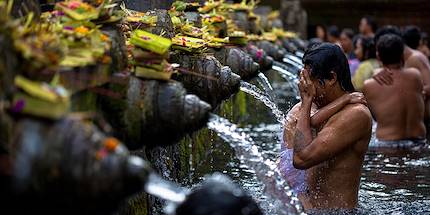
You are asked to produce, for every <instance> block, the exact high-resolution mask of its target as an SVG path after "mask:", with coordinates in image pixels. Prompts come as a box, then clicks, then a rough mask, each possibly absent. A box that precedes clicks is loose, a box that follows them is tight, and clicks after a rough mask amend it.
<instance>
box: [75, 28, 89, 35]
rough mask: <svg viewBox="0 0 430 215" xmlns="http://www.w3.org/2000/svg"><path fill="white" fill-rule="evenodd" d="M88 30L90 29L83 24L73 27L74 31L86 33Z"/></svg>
mask: <svg viewBox="0 0 430 215" xmlns="http://www.w3.org/2000/svg"><path fill="white" fill-rule="evenodd" d="M89 31H90V30H89V29H88V28H87V27H85V26H79V27H77V28H75V32H76V33H81V34H88V32H89Z"/></svg>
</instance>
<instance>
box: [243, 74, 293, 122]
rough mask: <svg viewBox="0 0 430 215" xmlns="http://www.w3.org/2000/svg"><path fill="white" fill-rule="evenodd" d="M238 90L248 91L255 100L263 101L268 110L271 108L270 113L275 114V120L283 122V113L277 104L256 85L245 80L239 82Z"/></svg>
mask: <svg viewBox="0 0 430 215" xmlns="http://www.w3.org/2000/svg"><path fill="white" fill-rule="evenodd" d="M240 90H241V91H243V92H245V93H248V94H249V95H251V96H253V97H254V98H256V99H257V100H259V101H261V102H263V103H264V104H265V105H266V106H267V107H268V108H270V110H272V113H273V114H274V115H275V117H276V120H277V121H278V122H279V123H281V124H284V119H285V115H284V113H283V112H282V111H280V110H279V108H278V105H276V104H275V103H274V102H273V101H271V100H270V99H269V98H268V97H267V96H266V95H265V93H264V92H262V91H261V90H260V89H259V88H258V87H256V86H255V85H253V84H250V83H248V82H245V81H241V82H240Z"/></svg>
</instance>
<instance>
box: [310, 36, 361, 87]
mask: <svg viewBox="0 0 430 215" xmlns="http://www.w3.org/2000/svg"><path fill="white" fill-rule="evenodd" d="M303 64H305V65H308V66H310V67H311V71H310V75H311V76H312V77H314V78H317V79H319V80H320V81H322V82H324V80H330V79H332V78H333V75H332V73H331V72H332V71H333V72H334V73H336V76H337V80H338V82H339V84H340V86H341V88H342V89H343V90H344V91H346V92H353V91H355V89H354V86H353V85H352V82H351V73H350V71H349V65H348V60H347V59H346V56H345V54H344V53H343V51H342V49H341V48H340V47H339V46H338V45H335V44H331V43H320V44H315V45H314V46H312V47H310V48H309V49H308V50H306V52H305V54H304V56H303Z"/></svg>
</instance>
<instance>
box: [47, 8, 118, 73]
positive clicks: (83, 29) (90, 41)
mask: <svg viewBox="0 0 430 215" xmlns="http://www.w3.org/2000/svg"><path fill="white" fill-rule="evenodd" d="M101 6H103V4H101V5H100V7H101ZM56 8H57V9H58V10H54V11H51V12H47V13H45V14H43V15H42V21H43V22H44V23H47V24H49V25H52V26H53V31H54V32H55V33H56V34H57V35H58V37H59V38H60V40H61V44H62V45H63V46H64V49H65V50H66V54H65V57H64V59H63V60H62V61H61V62H60V66H62V67H85V66H89V65H95V64H97V63H101V64H106V63H110V62H111V59H110V56H109V54H108V52H109V50H110V47H111V41H110V39H109V37H108V36H107V35H105V34H104V33H102V32H101V31H100V30H99V27H98V26H97V25H96V24H95V23H94V22H92V21H91V20H94V19H95V18H98V16H97V17H96V16H95V15H94V13H95V11H99V9H95V8H94V7H93V6H92V5H90V4H87V3H84V2H80V1H70V2H59V3H57V4H56ZM70 10H72V11H73V10H76V11H73V12H74V13H80V16H76V14H74V13H71V12H70ZM67 11H69V12H67Z"/></svg>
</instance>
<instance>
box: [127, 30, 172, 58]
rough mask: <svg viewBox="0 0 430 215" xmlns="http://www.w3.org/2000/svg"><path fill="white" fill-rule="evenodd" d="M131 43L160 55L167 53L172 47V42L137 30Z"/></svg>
mask: <svg viewBox="0 0 430 215" xmlns="http://www.w3.org/2000/svg"><path fill="white" fill-rule="evenodd" d="M130 42H131V43H132V44H134V45H135V46H139V47H140V48H143V49H146V50H148V51H151V52H154V53H157V54H160V55H162V54H164V53H166V52H167V51H168V50H169V48H170V46H171V45H172V41H171V40H169V39H166V38H164V37H160V36H157V35H155V34H151V33H149V32H146V31H144V30H135V31H134V33H133V35H132V36H131V38H130Z"/></svg>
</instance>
